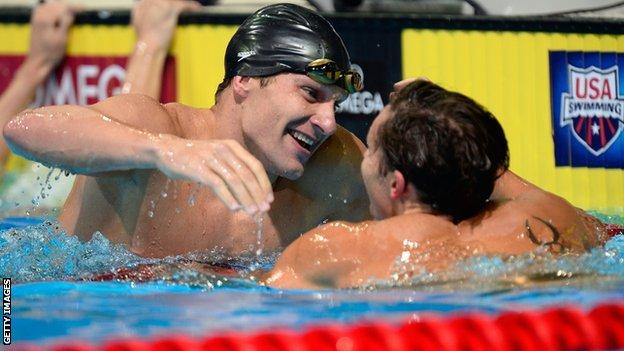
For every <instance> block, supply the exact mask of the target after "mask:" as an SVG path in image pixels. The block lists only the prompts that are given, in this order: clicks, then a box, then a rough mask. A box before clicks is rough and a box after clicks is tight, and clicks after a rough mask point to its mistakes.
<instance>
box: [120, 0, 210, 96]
mask: <svg viewBox="0 0 624 351" xmlns="http://www.w3.org/2000/svg"><path fill="white" fill-rule="evenodd" d="M200 8H201V5H199V3H197V2H195V1H190V0H141V1H137V2H136V3H135V5H134V8H133V9H132V26H133V27H134V30H135V32H136V36H137V41H136V45H135V48H134V52H133V53H132V55H131V56H130V58H129V60H128V67H127V75H126V81H125V83H124V86H123V89H122V92H123V93H139V94H145V95H149V96H151V97H153V98H155V99H159V98H160V91H161V86H162V75H163V69H164V65H165V59H166V57H167V52H168V51H169V46H170V44H171V39H172V38H173V34H174V31H175V28H176V24H177V23H178V16H179V14H180V12H183V11H197V10H198V9H200Z"/></svg>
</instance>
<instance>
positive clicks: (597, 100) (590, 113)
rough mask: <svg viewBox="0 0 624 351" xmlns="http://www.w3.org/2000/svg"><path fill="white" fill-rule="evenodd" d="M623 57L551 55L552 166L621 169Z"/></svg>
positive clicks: (573, 53) (623, 154) (623, 157)
mask: <svg viewBox="0 0 624 351" xmlns="http://www.w3.org/2000/svg"><path fill="white" fill-rule="evenodd" d="M620 63H624V53H613V52H580V51H551V52H550V53H549V64H550V88H551V89H550V91H551V107H552V126H553V139H554V143H555V164H556V165H557V166H571V167H591V168H624V94H623V93H622V89H623V87H622V77H621V76H620V73H619V72H620V69H619V66H620V65H619V64H620Z"/></svg>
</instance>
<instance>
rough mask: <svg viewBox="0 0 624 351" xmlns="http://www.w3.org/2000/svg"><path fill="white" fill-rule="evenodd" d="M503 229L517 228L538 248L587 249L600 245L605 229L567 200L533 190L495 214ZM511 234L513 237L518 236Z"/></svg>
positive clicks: (494, 217) (507, 203) (503, 206)
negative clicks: (543, 246)
mask: <svg viewBox="0 0 624 351" xmlns="http://www.w3.org/2000/svg"><path fill="white" fill-rule="evenodd" d="M493 214H494V216H492V218H493V221H497V222H499V223H500V224H499V227H500V228H516V229H515V232H521V233H522V234H523V236H524V237H525V238H526V239H527V240H530V241H531V243H532V244H534V245H536V246H540V245H546V246H549V247H552V248H553V250H554V251H561V250H563V249H566V250H567V249H572V250H587V249H589V248H591V247H594V246H596V245H598V244H599V243H600V237H601V235H602V231H603V230H604V228H603V226H602V225H601V224H600V223H599V222H598V221H596V220H594V219H593V217H591V216H589V215H587V214H586V213H585V212H584V211H582V210H581V209H579V208H576V207H574V206H573V205H572V204H570V203H569V202H568V201H566V200H565V199H564V198H562V197H560V196H557V195H555V194H552V193H550V192H547V191H544V190H541V189H539V188H534V189H531V190H529V191H526V192H524V193H523V194H521V195H520V196H518V197H516V198H514V199H512V200H509V201H507V202H506V203H504V204H502V205H501V206H500V208H499V209H497V210H495V211H494V212H493ZM515 232H514V233H512V234H515Z"/></svg>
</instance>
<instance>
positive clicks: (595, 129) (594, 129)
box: [591, 122, 600, 135]
mask: <svg viewBox="0 0 624 351" xmlns="http://www.w3.org/2000/svg"><path fill="white" fill-rule="evenodd" d="M591 128H592V134H593V135H598V133H599V132H600V127H599V126H598V124H596V122H594V123H593V124H592V126H591Z"/></svg>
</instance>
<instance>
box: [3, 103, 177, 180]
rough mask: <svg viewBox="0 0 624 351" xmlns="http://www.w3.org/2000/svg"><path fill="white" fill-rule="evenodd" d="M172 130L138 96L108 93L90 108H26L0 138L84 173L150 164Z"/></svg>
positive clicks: (158, 110) (158, 109)
mask: <svg viewBox="0 0 624 351" xmlns="http://www.w3.org/2000/svg"><path fill="white" fill-rule="evenodd" d="M137 106H138V107H137ZM141 115H149V116H150V118H149V122H147V123H149V124H148V125H146V127H144V128H142V129H139V128H138V127H137V125H136V122H137V121H138V119H139V117H140V116H141ZM175 133H176V128H175V125H174V123H173V121H172V119H171V118H170V116H169V115H168V114H167V112H166V110H165V109H164V108H163V107H162V106H161V105H160V104H159V103H157V102H156V101H154V100H152V99H150V98H148V97H145V96H138V95H137V96H127V95H126V96H117V97H112V98H110V99H107V100H105V101H102V102H100V103H97V104H95V105H92V106H89V107H81V106H69V105H68V106H49V107H43V108H39V109H35V110H28V111H24V112H22V113H20V114H19V115H17V116H16V117H15V118H13V119H12V120H11V121H10V122H9V123H7V124H6V126H5V128H4V137H5V139H6V140H7V143H8V144H9V146H10V147H11V149H12V150H13V151H14V152H15V153H16V154H19V155H21V156H24V157H26V158H28V159H31V160H34V161H38V162H41V163H43V164H45V165H47V166H51V167H60V168H63V169H67V170H70V171H72V172H75V173H80V174H87V175H93V174H97V173H101V172H106V171H119V170H130V169H141V168H155V167H156V161H157V157H158V151H159V150H160V149H162V147H163V146H162V144H163V143H167V142H172V141H173V140H175V139H176V138H175V137H174V136H173V134H175ZM112 141H114V142H112Z"/></svg>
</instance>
